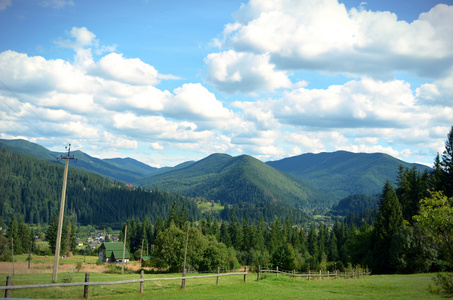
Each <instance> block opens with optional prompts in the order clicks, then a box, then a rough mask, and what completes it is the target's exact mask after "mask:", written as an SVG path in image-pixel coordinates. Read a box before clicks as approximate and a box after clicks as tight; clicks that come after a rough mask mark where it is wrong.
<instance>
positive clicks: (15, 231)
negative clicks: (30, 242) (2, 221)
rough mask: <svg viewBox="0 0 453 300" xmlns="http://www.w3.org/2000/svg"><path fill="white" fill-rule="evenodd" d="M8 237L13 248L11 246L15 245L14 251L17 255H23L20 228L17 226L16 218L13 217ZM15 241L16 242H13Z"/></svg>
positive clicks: (7, 233)
mask: <svg viewBox="0 0 453 300" xmlns="http://www.w3.org/2000/svg"><path fill="white" fill-rule="evenodd" d="M6 236H7V237H8V243H9V246H10V248H11V244H12V243H14V251H15V253H17V254H20V253H22V241H21V238H20V235H19V226H18V225H17V220H16V217H14V216H13V218H12V219H11V222H10V223H9V226H8V231H7V232H6ZM12 240H14V241H12Z"/></svg>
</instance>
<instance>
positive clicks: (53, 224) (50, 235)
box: [46, 214, 58, 253]
mask: <svg viewBox="0 0 453 300" xmlns="http://www.w3.org/2000/svg"><path fill="white" fill-rule="evenodd" d="M57 231H58V217H57V215H56V214H55V215H54V216H53V217H52V220H50V224H49V228H48V229H47V233H46V238H47V241H48V242H49V247H50V250H51V251H52V253H55V247H56V244H57Z"/></svg>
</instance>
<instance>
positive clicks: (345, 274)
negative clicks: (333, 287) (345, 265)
mask: <svg viewBox="0 0 453 300" xmlns="http://www.w3.org/2000/svg"><path fill="white" fill-rule="evenodd" d="M346 278H348V273H346V271H344V279H346Z"/></svg>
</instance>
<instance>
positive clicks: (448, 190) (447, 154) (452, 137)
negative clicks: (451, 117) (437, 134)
mask: <svg viewBox="0 0 453 300" xmlns="http://www.w3.org/2000/svg"><path fill="white" fill-rule="evenodd" d="M441 165H442V168H443V169H444V171H445V178H446V180H445V195H446V196H447V197H452V196H453V126H452V127H451V129H450V132H449V133H448V136H447V140H446V141H445V150H444V153H443V155H442V162H441Z"/></svg>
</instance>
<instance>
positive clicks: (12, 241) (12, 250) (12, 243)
mask: <svg viewBox="0 0 453 300" xmlns="http://www.w3.org/2000/svg"><path fill="white" fill-rule="evenodd" d="M11 252H12V255H13V278H14V273H15V272H14V238H13V237H12V238H11Z"/></svg>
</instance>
